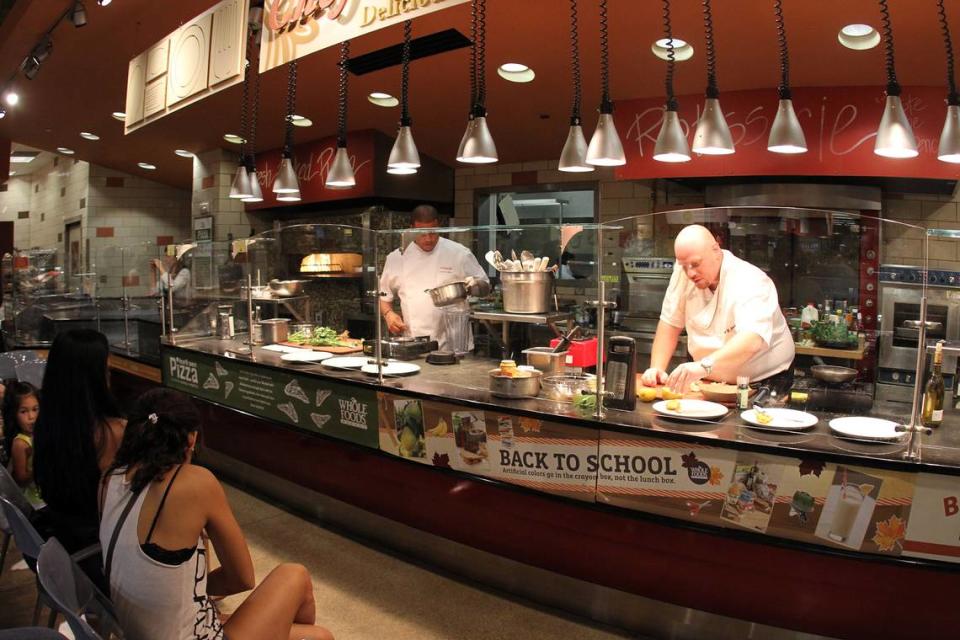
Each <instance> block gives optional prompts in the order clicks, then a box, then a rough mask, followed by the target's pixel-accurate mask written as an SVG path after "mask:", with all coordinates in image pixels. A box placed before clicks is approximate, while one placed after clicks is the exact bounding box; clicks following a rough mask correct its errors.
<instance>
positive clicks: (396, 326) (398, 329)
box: [383, 311, 407, 335]
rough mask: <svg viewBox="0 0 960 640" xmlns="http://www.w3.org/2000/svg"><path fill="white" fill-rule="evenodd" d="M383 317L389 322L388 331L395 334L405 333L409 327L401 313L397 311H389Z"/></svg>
mask: <svg viewBox="0 0 960 640" xmlns="http://www.w3.org/2000/svg"><path fill="white" fill-rule="evenodd" d="M383 319H384V320H385V321H386V323H387V331H389V332H390V333H392V334H394V335H399V334H401V333H403V332H404V330H405V329H406V328H407V325H406V324H404V322H403V318H401V317H400V314H399V313H397V312H396V311H387V313H386V314H385V315H384V316H383Z"/></svg>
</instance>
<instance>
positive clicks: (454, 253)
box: [380, 205, 490, 350]
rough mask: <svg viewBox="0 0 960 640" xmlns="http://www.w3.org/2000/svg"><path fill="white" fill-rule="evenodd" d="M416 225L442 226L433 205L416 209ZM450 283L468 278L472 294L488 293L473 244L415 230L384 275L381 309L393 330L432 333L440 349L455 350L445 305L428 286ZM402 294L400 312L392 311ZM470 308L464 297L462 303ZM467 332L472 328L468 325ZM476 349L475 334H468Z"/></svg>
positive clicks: (391, 256) (409, 333)
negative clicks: (446, 329) (447, 328)
mask: <svg viewBox="0 0 960 640" xmlns="http://www.w3.org/2000/svg"><path fill="white" fill-rule="evenodd" d="M412 225H413V228H415V229H427V228H436V227H439V226H440V216H439V214H438V213H437V210H436V209H435V208H434V207H431V206H429V205H421V206H419V207H417V208H416V209H414V210H413V214H412ZM451 282H466V284H467V287H468V288H469V289H470V293H471V294H472V295H481V296H482V295H486V293H488V292H489V291H490V280H489V279H488V278H487V274H486V273H484V270H483V268H482V267H481V266H480V263H479V262H477V259H476V258H475V257H474V255H473V254H472V253H471V252H470V250H469V249H467V248H466V247H464V246H463V245H461V244H458V243H456V242H453V241H452V240H448V239H446V238H442V237H440V234H438V233H430V232H425V233H417V234H416V237H415V238H414V240H413V241H412V242H410V244H408V245H407V246H406V247H402V248H401V249H395V250H394V251H392V252H391V253H390V254H389V255H388V256H387V260H386V263H385V264H384V266H383V273H382V274H381V275H380V291H382V292H384V294H385V295H384V296H383V297H381V298H380V314H381V315H382V316H383V318H384V321H385V322H386V324H387V329H388V330H389V331H390V333H391V334H394V335H403V336H413V337H416V336H430V337H431V338H432V339H434V340H437V342H438V343H439V346H440V349H441V350H451V349H450V347H451V345H450V343H449V341H448V340H447V336H446V335H444V333H445V332H444V328H443V322H442V314H443V309H441V308H438V307H436V306H434V304H433V300H432V299H431V298H430V294H429V293H427V290H428V289H433V288H435V287H439V286H441V285H444V284H448V283H451ZM397 296H399V298H400V313H397V312H396V311H395V310H394V305H393V302H394V299H395V298H396V297H397ZM458 304H459V306H460V308H462V309H464V310H468V309H469V307H468V305H467V304H466V302H465V301H464V302H462V303H458ZM468 331H469V329H468ZM467 348H468V349H473V336H472V335H470V336H469V338H468V347H467Z"/></svg>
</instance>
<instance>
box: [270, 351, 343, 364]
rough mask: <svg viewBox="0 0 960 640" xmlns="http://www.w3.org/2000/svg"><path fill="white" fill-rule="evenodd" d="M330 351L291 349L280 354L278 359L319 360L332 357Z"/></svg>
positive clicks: (304, 361)
mask: <svg viewBox="0 0 960 640" xmlns="http://www.w3.org/2000/svg"><path fill="white" fill-rule="evenodd" d="M332 357H333V354H332V353H327V352H326V351H313V350H312V349H298V350H297V351H292V352H290V353H285V354H283V355H282V356H280V359H281V360H283V361H284V362H300V363H308V362H320V361H322V360H326V359H327V358H332Z"/></svg>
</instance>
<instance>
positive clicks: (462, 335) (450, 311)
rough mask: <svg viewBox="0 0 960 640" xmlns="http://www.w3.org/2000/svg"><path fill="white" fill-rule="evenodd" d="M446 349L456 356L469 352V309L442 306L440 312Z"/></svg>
mask: <svg viewBox="0 0 960 640" xmlns="http://www.w3.org/2000/svg"><path fill="white" fill-rule="evenodd" d="M440 323H441V326H442V327H443V336H444V338H445V342H446V346H447V349H449V350H450V351H453V353H454V354H456V355H457V356H458V357H462V356H465V355H466V354H468V353H469V352H470V310H469V309H462V308H460V307H444V308H443V310H442V313H441V314H440Z"/></svg>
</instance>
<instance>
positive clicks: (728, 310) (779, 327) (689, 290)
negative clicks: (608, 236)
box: [660, 249, 794, 382]
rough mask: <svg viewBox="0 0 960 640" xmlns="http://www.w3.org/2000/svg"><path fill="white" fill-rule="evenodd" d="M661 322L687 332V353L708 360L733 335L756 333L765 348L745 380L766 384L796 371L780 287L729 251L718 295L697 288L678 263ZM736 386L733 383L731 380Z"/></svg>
mask: <svg viewBox="0 0 960 640" xmlns="http://www.w3.org/2000/svg"><path fill="white" fill-rule="evenodd" d="M660 319H661V320H662V321H664V322H666V323H667V324H669V325H672V326H674V327H678V328H681V329H682V328H686V330H687V349H688V350H689V351H690V355H691V356H693V358H694V359H695V360H700V359H701V358H704V357H706V356H708V355H710V354H711V353H713V352H714V351H716V350H717V349H719V348H720V347H722V346H723V345H724V344H725V343H726V342H727V340H730V339H731V338H733V336H735V335H737V334H740V333H745V332H750V333H755V334H757V335H758V336H760V337H761V338H762V339H763V342H764V345H765V347H764V348H762V349H761V350H760V351H759V352H757V353H756V354H754V355H753V357H751V358H750V359H749V360H747V361H746V362H745V363H744V364H743V366H742V367H741V369H740V371H739V375H744V376H749V377H750V380H763V379H764V378H768V377H770V376H772V375H774V374H776V373H780V372H781V371H784V370H786V369H787V368H789V367H790V364H791V363H792V362H793V357H794V344H793V336H792V335H791V334H790V328H789V327H788V326H787V321H786V319H785V318H784V317H783V311H781V310H780V301H779V299H778V297H777V288H776V287H775V286H774V284H773V281H772V280H771V279H770V277H769V276H767V274H766V273H764V272H763V271H761V270H760V269H758V268H757V267H755V266H753V265H752V264H750V263H749V262H747V261H745V260H741V259H740V258H738V257H736V256H735V255H733V254H732V253H730V252H729V251H727V250H726V249H724V250H723V262H722V263H721V266H720V281H719V283H718V284H717V290H716V291H710V289H697V287H696V285H694V283H693V281H692V280H690V278H688V277H687V275H686V273H685V272H684V270H683V267H682V266H680V264H679V263H677V264H676V265H675V266H674V268H673V275H672V276H671V277H670V284H669V285H668V287H667V293H666V294H665V295H664V298H663V306H662V308H661V310H660ZM728 382H730V381H728Z"/></svg>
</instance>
